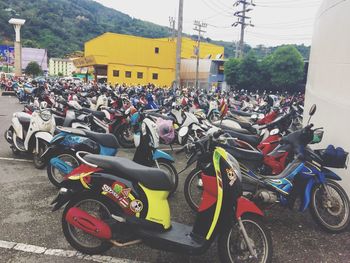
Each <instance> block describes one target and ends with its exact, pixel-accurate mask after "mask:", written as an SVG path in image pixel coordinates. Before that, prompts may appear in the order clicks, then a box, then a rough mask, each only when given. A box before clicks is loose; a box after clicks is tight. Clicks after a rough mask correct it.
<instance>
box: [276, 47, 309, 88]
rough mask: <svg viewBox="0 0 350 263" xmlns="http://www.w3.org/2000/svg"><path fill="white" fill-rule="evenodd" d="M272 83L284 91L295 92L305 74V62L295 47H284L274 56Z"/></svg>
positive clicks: (277, 50)
mask: <svg viewBox="0 0 350 263" xmlns="http://www.w3.org/2000/svg"><path fill="white" fill-rule="evenodd" d="M270 73H271V82H272V84H273V85H274V86H276V87H277V88H279V89H282V90H290V91H292V90H293V87H295V86H296V85H297V84H298V82H299V81H301V80H302V78H303V74H304V61H303V57H302V55H301V54H300V52H299V51H298V50H297V49H296V48H295V47H294V46H290V45H288V46H282V47H279V48H278V49H276V51H275V52H274V53H273V55H272V61H271V64H270Z"/></svg>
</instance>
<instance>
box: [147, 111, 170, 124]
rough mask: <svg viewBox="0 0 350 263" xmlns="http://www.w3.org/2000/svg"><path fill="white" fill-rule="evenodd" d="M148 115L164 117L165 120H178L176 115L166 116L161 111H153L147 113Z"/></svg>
mask: <svg viewBox="0 0 350 263" xmlns="http://www.w3.org/2000/svg"><path fill="white" fill-rule="evenodd" d="M147 115H149V116H151V117H156V118H162V119H163V120H169V121H174V122H175V121H176V120H175V118H174V117H172V116H166V115H163V114H160V113H156V112H152V113H147Z"/></svg>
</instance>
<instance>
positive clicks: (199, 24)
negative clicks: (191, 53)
mask: <svg viewBox="0 0 350 263" xmlns="http://www.w3.org/2000/svg"><path fill="white" fill-rule="evenodd" d="M206 27H207V24H206V23H203V22H200V21H194V29H193V30H194V31H197V32H198V38H197V47H196V49H195V54H196V56H197V62H196V89H197V90H198V89H199V82H198V78H199V51H200V44H201V34H202V33H205V32H206V31H205V30H204V29H203V28H206Z"/></svg>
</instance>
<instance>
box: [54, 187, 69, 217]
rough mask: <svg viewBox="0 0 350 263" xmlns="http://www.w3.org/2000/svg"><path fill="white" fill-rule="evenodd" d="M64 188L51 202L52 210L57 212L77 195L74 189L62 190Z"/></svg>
mask: <svg viewBox="0 0 350 263" xmlns="http://www.w3.org/2000/svg"><path fill="white" fill-rule="evenodd" d="M62 189H63V188H61V189H60V191H59V193H58V195H57V196H56V197H55V199H54V200H53V201H52V202H51V205H53V207H52V212H55V211H57V210H59V209H60V208H61V207H62V206H64V205H65V204H66V203H68V202H69V200H71V199H72V198H73V196H74V195H75V192H74V191H73V190H72V189H66V188H65V189H66V190H67V191H66V192H63V191H62Z"/></svg>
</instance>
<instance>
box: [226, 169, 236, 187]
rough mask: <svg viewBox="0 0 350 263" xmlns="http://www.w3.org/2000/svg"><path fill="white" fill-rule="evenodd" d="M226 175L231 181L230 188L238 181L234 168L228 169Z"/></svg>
mask: <svg viewBox="0 0 350 263" xmlns="http://www.w3.org/2000/svg"><path fill="white" fill-rule="evenodd" d="M226 174H227V177H228V179H229V180H230V186H232V185H233V184H234V183H235V182H236V180H237V175H236V173H235V171H234V170H233V169H232V168H230V169H226Z"/></svg>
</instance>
